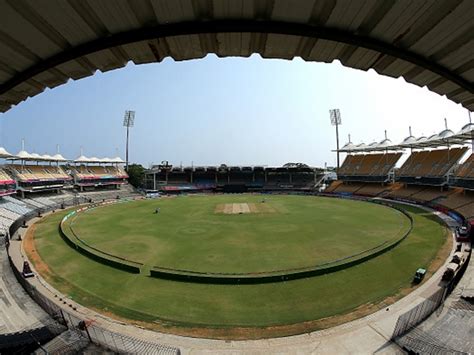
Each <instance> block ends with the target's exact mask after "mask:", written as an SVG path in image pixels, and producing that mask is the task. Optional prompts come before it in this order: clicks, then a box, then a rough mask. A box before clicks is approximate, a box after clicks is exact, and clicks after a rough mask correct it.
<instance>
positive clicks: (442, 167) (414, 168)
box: [397, 147, 468, 177]
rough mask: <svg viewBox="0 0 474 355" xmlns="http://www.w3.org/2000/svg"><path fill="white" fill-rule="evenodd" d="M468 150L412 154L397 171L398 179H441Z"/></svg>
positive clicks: (445, 150)
mask: <svg viewBox="0 0 474 355" xmlns="http://www.w3.org/2000/svg"><path fill="white" fill-rule="evenodd" d="M467 149H468V148H466V147H462V148H451V149H439V150H429V151H428V150H426V151H417V152H413V153H412V154H411V155H410V156H409V157H408V159H407V160H406V162H405V163H404V164H403V165H402V167H401V168H400V169H399V171H398V174H397V175H398V176H400V177H442V176H445V175H446V174H447V173H448V172H449V171H450V170H451V168H452V167H453V166H454V165H455V164H456V163H457V162H458V161H459V160H460V159H461V158H462V156H463V155H464V154H465V153H466V151H467Z"/></svg>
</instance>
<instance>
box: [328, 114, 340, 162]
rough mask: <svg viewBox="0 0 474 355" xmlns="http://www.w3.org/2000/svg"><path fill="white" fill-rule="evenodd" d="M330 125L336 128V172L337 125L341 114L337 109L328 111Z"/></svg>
mask: <svg viewBox="0 0 474 355" xmlns="http://www.w3.org/2000/svg"><path fill="white" fill-rule="evenodd" d="M329 117H330V118H331V125H333V126H336V149H337V171H339V125H340V124H341V122H342V121H341V112H340V111H339V109H338V108H335V109H332V110H329Z"/></svg>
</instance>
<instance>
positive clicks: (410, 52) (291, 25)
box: [0, 0, 474, 112]
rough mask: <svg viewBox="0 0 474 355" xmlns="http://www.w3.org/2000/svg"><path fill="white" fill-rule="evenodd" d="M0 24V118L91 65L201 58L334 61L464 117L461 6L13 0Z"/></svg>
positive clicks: (315, 0) (362, 0) (466, 37)
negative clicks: (399, 82)
mask: <svg viewBox="0 0 474 355" xmlns="http://www.w3.org/2000/svg"><path fill="white" fill-rule="evenodd" d="M0 23H1V24H2V26H1V28H0V112H5V111H8V110H9V109H10V108H11V107H12V106H13V105H17V104H18V103H20V102H22V101H24V100H26V99H27V98H29V97H32V96H35V95H37V94H39V93H41V92H42V91H44V90H45V89H46V88H54V87H56V86H59V85H62V84H64V83H66V82H67V81H68V80H69V79H74V80H78V79H81V78H84V77H87V76H90V75H93V74H94V73H95V72H96V71H97V70H99V71H101V72H106V71H109V70H113V69H117V68H122V67H124V66H125V65H126V64H127V63H128V62H129V61H132V62H134V63H135V64H143V63H150V62H161V61H162V60H163V59H165V58H167V57H171V58H173V59H174V60H187V59H197V58H203V57H205V56H206V55H207V54H209V53H215V54H216V55H217V56H219V57H228V56H239V57H249V56H250V55H251V54H253V53H258V54H260V55H261V56H262V57H264V58H281V59H292V58H295V57H301V58H303V59H304V60H306V61H316V62H325V63H330V62H332V61H334V60H336V59H338V60H340V62H341V63H342V64H343V65H345V66H348V67H352V68H356V69H361V70H365V71H367V70H369V69H371V68H373V69H374V70H375V71H376V72H378V73H379V74H382V75H387V76H390V77H394V78H398V77H403V78H404V79H405V80H406V81H407V82H409V83H413V84H415V85H418V86H420V87H427V88H428V89H429V90H431V91H433V92H436V93H438V94H440V95H446V96H447V97H448V98H449V99H450V100H452V101H454V102H456V103H460V104H462V105H463V106H464V107H466V108H468V109H470V110H471V111H472V110H474V84H473V82H474V40H473V28H474V1H472V0H458V1H452V0H425V1H374V0H373V1H366V0H352V1H334V0H299V1H288V0H272V1H260V0H245V1H242V0H240V1H238V0H208V1H195V0H179V1H178V0H160V1H155V0H140V1H138V0H136V1H111V0H102V1H90V0H89V1H86V0H84V1H62V0H48V1H34V0H15V1H0Z"/></svg>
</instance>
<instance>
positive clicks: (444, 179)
mask: <svg viewBox="0 0 474 355" xmlns="http://www.w3.org/2000/svg"><path fill="white" fill-rule="evenodd" d="M473 141H474V125H473V124H472V123H468V124H466V125H465V126H464V127H462V129H461V130H460V131H459V132H458V133H454V132H453V131H451V130H449V129H448V128H447V127H446V128H445V129H444V130H443V131H441V132H440V133H439V134H435V135H432V136H431V137H429V138H426V137H419V138H416V137H414V136H412V135H411V132H410V136H408V137H407V138H405V139H404V140H403V141H402V142H401V143H399V144H387V143H388V142H387V140H384V141H382V142H381V143H379V144H372V145H365V144H360V145H357V146H356V145H353V144H352V143H351V142H349V143H347V144H346V145H345V146H344V147H342V148H341V149H340V152H344V153H347V156H346V159H345V160H344V162H343V164H342V166H341V168H340V169H339V172H338V181H335V182H334V183H332V184H331V186H329V187H328V188H327V189H326V190H325V192H328V193H338V194H345V195H363V196H377V197H385V198H392V199H398V200H405V201H415V202H419V203H422V204H428V205H429V206H431V207H434V208H439V209H443V210H445V211H455V212H457V213H458V214H459V215H460V216H462V217H461V218H466V219H470V218H472V217H473V216H474V195H473V190H474V179H473V168H474V166H473V161H474V160H473V159H474V158H473V156H474V155H473V153H472V151H471V153H470V155H469V156H468V157H467V159H466V160H465V161H464V162H462V163H460V162H461V161H462V160H463V158H464V157H465V155H466V153H467V152H468V151H469V150H470V147H471V145H472V142H473ZM406 150H409V156H408V158H407V159H406V160H405V162H404V163H403V164H402V165H401V167H400V168H396V167H395V163H396V162H397V161H398V160H399V159H400V158H401V156H402V153H403V152H404V151H406ZM380 151H382V152H380ZM390 151H392V152H390ZM384 157H385V159H386V161H390V162H391V164H386V165H381V164H380V161H383V159H384ZM392 162H393V164H392ZM373 176H379V177H382V178H381V179H379V180H374V178H373ZM374 181H375V182H376V183H374Z"/></svg>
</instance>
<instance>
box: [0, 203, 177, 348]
mask: <svg viewBox="0 0 474 355" xmlns="http://www.w3.org/2000/svg"><path fill="white" fill-rule="evenodd" d="M82 202H86V199H84V201H82ZM79 203H80V201H71V202H68V203H64V204H57V205H54V206H48V207H45V208H38V209H36V210H34V211H32V212H30V213H28V214H26V215H23V216H22V217H21V218H20V219H18V220H17V221H15V222H14V223H13V224H12V225H11V226H10V229H9V233H10V234H9V235H10V236H13V235H14V234H15V232H16V231H17V230H18V229H19V228H21V227H22V226H23V225H24V223H26V222H27V221H28V220H30V219H32V218H34V217H37V216H38V215H41V214H43V213H46V212H48V211H53V210H59V209H61V208H67V207H74V206H77V205H78V204H79ZM6 250H7V254H8V259H9V263H10V266H11V268H12V270H13V273H14V275H15V277H16V279H17V280H18V282H19V283H20V285H21V286H22V287H23V289H24V290H25V291H26V293H28V295H29V296H30V297H31V298H32V299H33V300H34V301H35V302H36V303H37V304H38V305H39V306H40V307H41V308H42V309H43V310H44V311H45V312H46V313H48V314H49V315H50V316H51V317H52V318H53V319H54V320H56V321H57V323H59V324H60V325H62V326H65V327H67V328H68V329H73V330H75V331H79V332H81V334H82V335H83V337H85V338H87V339H88V340H89V341H90V342H91V343H93V344H96V345H99V346H101V347H105V348H107V349H110V350H112V351H116V352H117V353H127V354H133V353H135V354H137V353H146V354H165V355H167V354H170V355H171V354H175V355H179V354H180V353H181V352H180V350H179V348H176V347H172V346H168V345H164V344H158V343H154V342H150V341H145V340H142V339H139V338H136V337H132V336H129V335H124V334H121V333H119V332H114V331H111V330H109V329H106V328H104V327H103V326H100V325H98V324H96V323H94V324H88V322H89V320H90V319H89V317H86V316H85V315H84V316H80V315H78V314H77V313H73V310H72V309H71V307H70V305H67V304H66V303H64V307H61V306H59V305H58V304H57V303H55V302H54V301H52V300H51V299H50V297H48V296H47V295H45V294H43V293H42V292H40V290H38V289H37V288H36V287H35V286H34V285H32V284H31V283H29V282H28V280H26V279H25V278H24V277H23V276H22V274H21V270H19V269H18V268H17V266H16V265H15V263H14V262H13V260H12V258H11V257H10V253H9V243H6ZM84 325H86V326H85V327H84Z"/></svg>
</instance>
